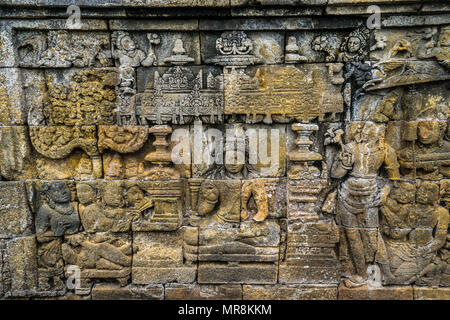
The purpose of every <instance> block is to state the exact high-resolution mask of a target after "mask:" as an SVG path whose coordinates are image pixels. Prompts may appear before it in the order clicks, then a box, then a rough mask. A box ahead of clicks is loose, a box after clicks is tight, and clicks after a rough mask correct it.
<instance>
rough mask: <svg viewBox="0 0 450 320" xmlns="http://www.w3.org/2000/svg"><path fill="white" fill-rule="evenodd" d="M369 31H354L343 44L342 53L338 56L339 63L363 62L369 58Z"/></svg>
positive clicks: (365, 29) (361, 28) (364, 28)
mask: <svg viewBox="0 0 450 320" xmlns="http://www.w3.org/2000/svg"><path fill="white" fill-rule="evenodd" d="M369 35H370V32H369V29H367V28H366V27H360V28H358V29H356V30H354V31H352V32H351V33H350V34H349V35H348V36H347V37H345V38H344V41H343V42H342V44H341V47H340V50H341V52H340V53H339V55H338V59H337V60H338V61H339V62H350V61H353V62H358V61H363V60H364V59H365V58H366V56H367V53H368V52H367V51H368V50H367V46H368V42H369Z"/></svg>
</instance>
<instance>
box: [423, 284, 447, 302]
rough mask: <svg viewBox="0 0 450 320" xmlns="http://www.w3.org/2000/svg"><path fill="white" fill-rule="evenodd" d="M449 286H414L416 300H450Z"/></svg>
mask: <svg viewBox="0 0 450 320" xmlns="http://www.w3.org/2000/svg"><path fill="white" fill-rule="evenodd" d="M449 299H450V289H449V288H435V287H417V286H414V300H449Z"/></svg>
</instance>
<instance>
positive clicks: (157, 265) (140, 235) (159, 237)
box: [132, 231, 197, 284]
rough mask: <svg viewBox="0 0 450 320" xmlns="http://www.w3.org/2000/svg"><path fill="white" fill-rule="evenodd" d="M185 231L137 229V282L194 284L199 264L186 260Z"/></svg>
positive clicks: (135, 242)
mask: <svg viewBox="0 0 450 320" xmlns="http://www.w3.org/2000/svg"><path fill="white" fill-rule="evenodd" d="M182 232H183V231H177V232H167V233H166V232H156V233H155V232H153V233H145V232H134V233H133V247H134V249H135V250H137V252H136V253H135V254H134V257H133V266H132V281H133V283H135V284H150V283H164V284H165V283H170V282H177V283H192V282H194V280H195V278H196V273H197V266H196V265H194V264H192V263H189V262H187V263H186V261H185V260H184V257H183V238H182Z"/></svg>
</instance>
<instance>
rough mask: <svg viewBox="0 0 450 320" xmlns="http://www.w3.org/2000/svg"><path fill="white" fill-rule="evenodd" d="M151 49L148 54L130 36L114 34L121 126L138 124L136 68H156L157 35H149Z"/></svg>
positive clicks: (124, 33)
mask: <svg viewBox="0 0 450 320" xmlns="http://www.w3.org/2000/svg"><path fill="white" fill-rule="evenodd" d="M147 39H148V43H149V48H148V51H147V54H146V53H145V52H144V51H142V50H140V49H138V48H137V47H136V43H135V42H134V40H133V39H132V38H131V36H130V34H129V33H127V32H124V31H115V32H114V33H113V34H112V41H113V45H112V57H113V58H114V59H116V60H117V61H118V66H119V74H120V83H119V98H120V102H119V103H120V105H119V124H128V125H134V124H136V110H135V103H134V98H135V95H136V72H135V69H134V68H136V67H139V66H144V67H150V66H156V55H155V52H154V51H153V44H159V42H160V39H159V37H158V35H157V34H154V33H149V34H147Z"/></svg>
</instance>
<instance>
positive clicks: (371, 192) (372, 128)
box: [331, 122, 399, 286]
mask: <svg viewBox="0 0 450 320" xmlns="http://www.w3.org/2000/svg"><path fill="white" fill-rule="evenodd" d="M384 132H385V128H384V126H383V125H380V124H375V123H371V122H365V123H360V122H356V123H352V124H350V125H349V127H348V128H347V134H346V140H347V141H348V143H346V144H345V145H344V144H343V142H342V141H341V136H340V135H338V136H337V139H336V141H335V142H336V143H339V144H340V146H341V151H340V152H339V153H338V155H337V157H336V159H335V160H334V163H333V166H332V169H331V176H332V177H333V178H336V179H341V178H343V177H344V176H346V175H347V174H348V175H349V177H348V178H347V179H346V180H345V181H344V182H343V183H342V184H341V187H340V190H339V204H338V214H339V216H338V218H339V219H340V223H341V226H342V228H343V230H344V232H343V234H345V236H346V238H347V241H346V242H347V243H348V246H349V251H350V255H351V260H352V261H351V262H352V264H353V267H354V271H355V272H356V274H350V275H348V280H349V281H347V282H346V284H347V285H349V286H360V285H363V284H364V283H365V282H366V280H367V274H366V270H367V263H369V264H372V263H374V262H378V264H379V265H380V267H381V270H382V272H383V275H384V277H385V279H390V278H391V277H392V273H391V271H390V269H389V264H388V258H387V253H386V247H385V244H384V242H383V238H382V237H381V235H380V232H379V230H378V228H379V219H378V206H379V202H380V199H379V194H380V190H379V186H378V184H377V176H378V171H379V169H380V168H381V167H382V166H383V164H384V167H385V169H386V171H387V173H388V175H389V178H390V179H399V165H398V162H397V157H396V154H395V151H394V150H393V149H392V148H391V147H390V146H389V145H387V144H386V143H385V141H384ZM341 242H342V243H345V241H341ZM352 273H353V272H352Z"/></svg>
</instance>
